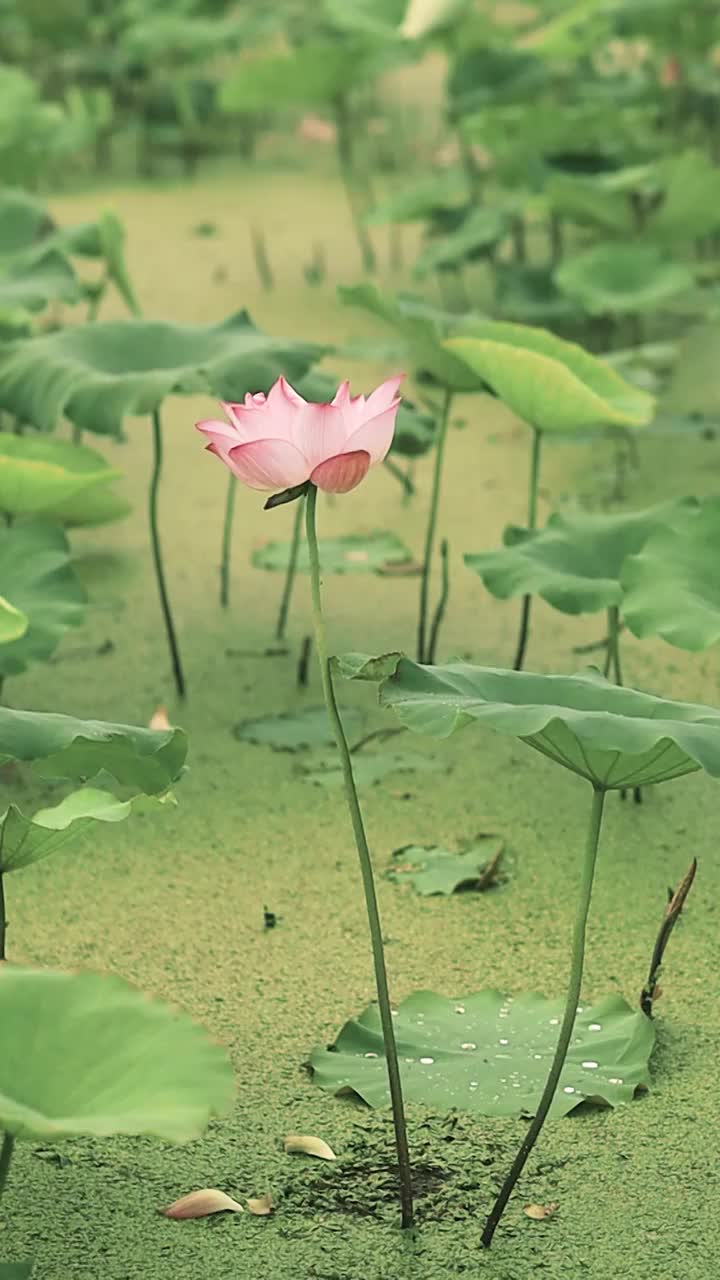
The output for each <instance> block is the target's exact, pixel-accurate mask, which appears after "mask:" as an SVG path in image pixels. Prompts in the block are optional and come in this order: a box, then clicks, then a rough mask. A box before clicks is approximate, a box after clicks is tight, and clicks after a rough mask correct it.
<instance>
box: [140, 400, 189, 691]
mask: <svg viewBox="0 0 720 1280" xmlns="http://www.w3.org/2000/svg"><path fill="white" fill-rule="evenodd" d="M152 427H153V468H152V475H151V477H150V495H149V504H148V513H149V517H150V544H151V546H152V554H153V564H154V565H155V580H156V582H157V588H158V594H159V596H160V607H161V609H162V614H163V619H164V622H165V631H166V633H167V640H168V646H169V648H170V660H171V662H172V669H173V676H174V678H175V688H176V689H177V692H178V697H180V698H184V697H185V694H186V687H185V676H184V674H183V668H182V662H181V659H180V648H179V646H178V641H177V635H176V632H175V623H174V621H173V616H172V609H171V608H170V597H169V595H168V589H167V584H166V582H165V569H164V566H163V558H162V547H161V545H160V531H159V528H158V511H157V507H158V490H159V488H160V476H161V474H162V464H163V436H162V423H161V421H160V410H159V409H155V410H154V411H153V415H152Z"/></svg>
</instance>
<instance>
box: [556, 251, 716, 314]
mask: <svg viewBox="0 0 720 1280" xmlns="http://www.w3.org/2000/svg"><path fill="white" fill-rule="evenodd" d="M555 279H556V281H557V284H558V288H559V289H561V290H562V292H563V293H565V294H567V296H568V297H569V298H572V299H573V300H574V301H575V302H579V303H580V304H581V305H582V306H583V307H584V308H585V310H586V311H588V312H589V313H590V315H611V316H612V315H626V314H635V313H636V312H644V311H654V310H656V309H657V308H659V307H662V306H663V304H665V303H667V302H669V301H670V300H671V299H673V298H677V297H678V295H679V294H682V293H687V292H689V291H690V290H691V289H692V287H693V284H694V281H693V276H692V273H691V272H690V270H689V269H688V268H687V267H686V266H685V265H684V264H683V263H681V262H672V261H669V260H668V258H667V255H666V254H664V253H663V252H661V250H660V249H658V248H656V247H655V246H654V245H649V244H645V245H643V244H598V245H595V246H594V248H592V249H585V250H583V251H582V252H581V253H578V254H576V255H575V256H574V257H571V258H566V260H565V261H564V262H563V264H562V266H560V267H558V269H557V271H556V273H555Z"/></svg>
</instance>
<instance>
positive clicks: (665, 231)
mask: <svg viewBox="0 0 720 1280" xmlns="http://www.w3.org/2000/svg"><path fill="white" fill-rule="evenodd" d="M664 170H665V177H666V180H667V186H666V188H665V192H664V197H663V200H662V203H661V205H660V207H659V208H658V209H657V210H656V212H655V213H654V214H653V216H652V218H651V219H650V221H649V223H648V226H647V229H646V234H647V235H649V236H652V238H653V239H654V240H660V241H663V242H664V243H670V244H675V243H678V242H680V243H686V244H687V243H689V242H690V241H693V240H698V239H700V238H702V237H703V236H708V235H712V233H713V232H714V231H717V230H718V228H720V173H718V170H717V169H716V168H715V166H714V165H712V164H708V158H707V156H706V154H705V153H704V152H703V151H699V150H689V151H681V152H680V154H679V155H674V156H670V157H668V159H667V160H666V162H665V165H664Z"/></svg>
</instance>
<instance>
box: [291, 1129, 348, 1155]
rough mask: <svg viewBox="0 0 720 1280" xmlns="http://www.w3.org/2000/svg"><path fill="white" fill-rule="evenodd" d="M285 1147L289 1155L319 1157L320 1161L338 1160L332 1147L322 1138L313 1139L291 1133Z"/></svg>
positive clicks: (305, 1135)
mask: <svg viewBox="0 0 720 1280" xmlns="http://www.w3.org/2000/svg"><path fill="white" fill-rule="evenodd" d="M284 1145H285V1150H286V1152H287V1153H288V1155H303V1156H317V1158H318V1160H337V1156H336V1155H335V1152H334V1151H333V1149H332V1147H329V1146H328V1144H327V1142H324V1141H323V1139H322V1138H312V1137H310V1136H309V1135H307V1134H301V1133H289V1134H288V1136H287V1138H286V1139H285V1144H284Z"/></svg>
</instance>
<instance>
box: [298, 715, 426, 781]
mask: <svg viewBox="0 0 720 1280" xmlns="http://www.w3.org/2000/svg"><path fill="white" fill-rule="evenodd" d="M346 720H347V715H346V713H343V723H345V721H346ZM443 767H444V766H443V762H442V761H441V760H433V759H431V758H430V757H429V756H419V755H417V754H416V753H413V752H411V751H359V752H357V753H356V754H355V755H354V756H353V775H354V777H355V782H356V785H357V786H359V787H374V786H376V785H377V783H378V782H382V780H383V778H387V777H388V775H389V774H391V773H435V772H437V771H438V770H439V769H443ZM301 770H302V774H303V777H304V778H305V780H306V782H313V783H315V785H316V786H318V787H330V788H334V787H337V788H338V790H339V789H340V788H341V787H343V786H344V783H345V778H344V774H343V770H342V764H341V763H340V758H339V756H338V755H337V752H336V753H335V754H334V755H332V754H329V755H325V756H321V757H318V756H312V757H310V759H309V760H308V763H307V764H304V763H303V764H302V765H301Z"/></svg>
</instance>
